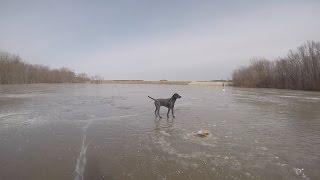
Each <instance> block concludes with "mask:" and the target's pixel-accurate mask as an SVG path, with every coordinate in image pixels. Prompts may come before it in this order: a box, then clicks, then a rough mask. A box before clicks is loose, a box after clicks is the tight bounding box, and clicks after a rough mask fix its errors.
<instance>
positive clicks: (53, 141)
mask: <svg viewBox="0 0 320 180" xmlns="http://www.w3.org/2000/svg"><path fill="white" fill-rule="evenodd" d="M175 92H177V93H179V94H180V95H181V96H182V98H181V99H178V100H177V102H176V106H175V108H176V111H175V115H176V118H175V119H172V118H171V116H170V118H169V119H167V118H162V119H155V117H154V104H153V101H152V100H150V99H149V98H147V96H148V95H150V96H152V97H156V98H160V97H162V98H169V97H170V96H171V95H172V94H173V93H175ZM160 113H161V114H162V116H163V117H166V109H165V108H163V107H162V109H161V110H160ZM200 129H208V130H209V131H210V132H211V134H210V135H209V136H208V137H206V138H200V137H196V136H194V134H193V132H196V131H198V130H200ZM319 168H320V93H319V92H306V91H290V90H275V89H239V88H232V87H227V89H226V91H225V92H223V91H222V89H221V87H198V86H188V85H185V86H184V85H180V86H178V85H121V84H52V85H50V84H35V85H0V179H1V180H2V179H3V180H6V179H11V180H14V179H32V180H35V179H55V180H56V179H59V180H69V179H90V180H94V179H108V180H110V179H111V180H112V179H137V180H138V179H194V180H196V179H265V180H269V179H290V180H291V179H319V178H320V171H319Z"/></svg>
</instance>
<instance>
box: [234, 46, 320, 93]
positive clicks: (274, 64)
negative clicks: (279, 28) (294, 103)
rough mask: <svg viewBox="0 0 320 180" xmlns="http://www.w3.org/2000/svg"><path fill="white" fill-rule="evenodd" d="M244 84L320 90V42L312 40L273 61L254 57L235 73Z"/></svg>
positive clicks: (239, 82) (243, 85)
mask: <svg viewBox="0 0 320 180" xmlns="http://www.w3.org/2000/svg"><path fill="white" fill-rule="evenodd" d="M232 79H233V85H234V86H240V87H258V88H280V89H297V90H298V89H299V90H317V91H319V90H320V42H313V41H310V42H309V41H308V42H306V43H305V44H303V45H301V46H299V47H298V48H297V49H296V50H294V51H292V50H290V51H289V53H288V55H287V56H286V57H283V58H281V59H278V60H275V61H270V60H267V59H262V58H260V59H253V60H252V61H251V64H250V65H249V66H248V67H243V68H240V69H237V70H235V71H234V72H233V75H232Z"/></svg>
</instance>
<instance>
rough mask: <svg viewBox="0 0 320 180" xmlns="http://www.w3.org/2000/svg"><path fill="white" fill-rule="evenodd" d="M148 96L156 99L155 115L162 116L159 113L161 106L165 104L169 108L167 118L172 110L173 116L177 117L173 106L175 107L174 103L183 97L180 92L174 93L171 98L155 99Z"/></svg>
mask: <svg viewBox="0 0 320 180" xmlns="http://www.w3.org/2000/svg"><path fill="white" fill-rule="evenodd" d="M148 97H149V98H151V99H153V100H154V105H155V106H156V110H154V115H155V116H156V117H157V116H159V117H160V118H162V117H161V116H160V114H159V111H160V107H161V106H164V107H167V108H168V113H167V118H169V112H170V110H171V113H172V117H173V118H175V116H174V110H173V108H174V103H175V102H176V100H177V99H179V98H181V96H180V95H179V94H177V93H174V94H173V96H172V97H171V98H169V99H154V98H152V97H150V96H148Z"/></svg>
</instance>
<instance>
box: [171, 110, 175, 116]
mask: <svg viewBox="0 0 320 180" xmlns="http://www.w3.org/2000/svg"><path fill="white" fill-rule="evenodd" d="M173 109H174V108H172V109H171V113H172V117H173V118H175V116H174V110H173Z"/></svg>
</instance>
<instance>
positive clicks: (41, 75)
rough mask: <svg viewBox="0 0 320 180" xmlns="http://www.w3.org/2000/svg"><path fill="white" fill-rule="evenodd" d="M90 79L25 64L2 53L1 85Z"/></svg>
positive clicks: (0, 59)
mask: <svg viewBox="0 0 320 180" xmlns="http://www.w3.org/2000/svg"><path fill="white" fill-rule="evenodd" d="M89 80H90V78H89V77H88V76H87V75H86V74H84V73H82V74H76V73H74V72H73V71H71V70H70V69H67V68H60V69H50V68H49V67H47V66H42V65H33V64H28V63H25V62H23V61H22V60H21V58H20V57H19V56H16V55H12V54H9V53H4V52H0V84H30V83H76V82H86V81H89Z"/></svg>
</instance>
